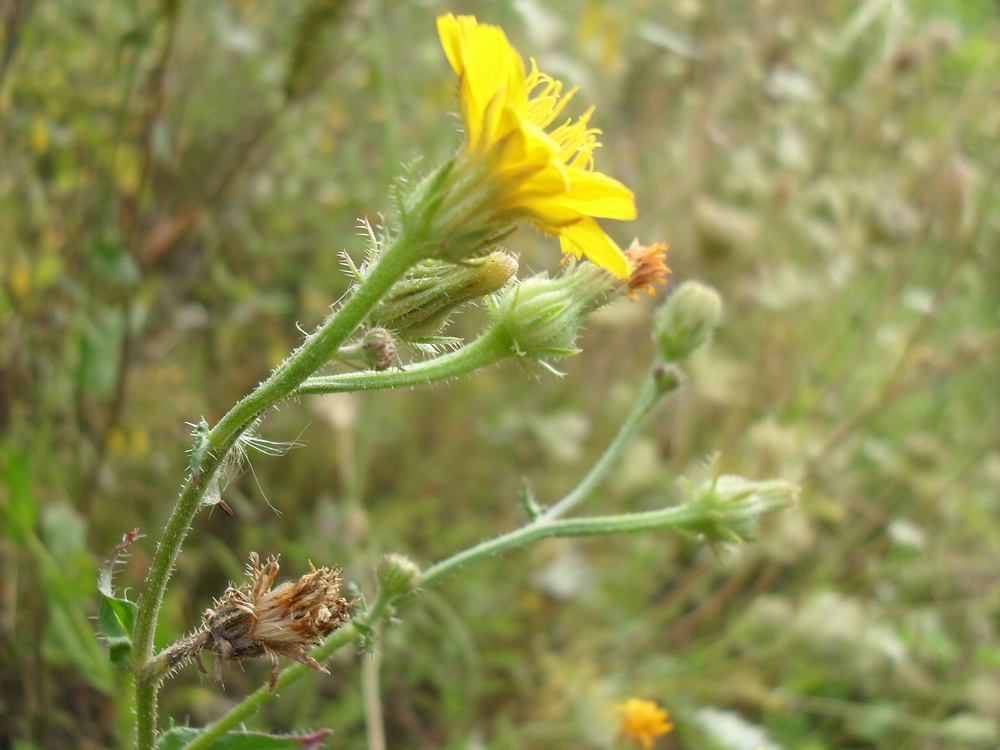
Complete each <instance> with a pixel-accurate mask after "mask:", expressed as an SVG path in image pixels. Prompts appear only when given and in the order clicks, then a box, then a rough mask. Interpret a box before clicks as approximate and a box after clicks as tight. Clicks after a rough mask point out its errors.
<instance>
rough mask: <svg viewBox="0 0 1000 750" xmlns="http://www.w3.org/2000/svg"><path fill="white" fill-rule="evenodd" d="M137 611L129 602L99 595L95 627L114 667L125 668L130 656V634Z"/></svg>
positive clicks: (132, 630) (133, 629)
mask: <svg viewBox="0 0 1000 750" xmlns="http://www.w3.org/2000/svg"><path fill="white" fill-rule="evenodd" d="M138 611H139V608H138V607H137V606H136V605H135V604H134V603H132V602H130V601H127V600H125V599H113V598H111V597H110V596H104V595H103V594H102V595H101V606H100V607H99V608H98V610H97V625H98V627H99V628H100V631H101V636H102V637H103V638H104V640H105V641H106V642H107V644H108V650H109V652H110V653H109V655H110V657H111V663H112V664H115V665H116V666H119V667H124V666H126V665H127V664H128V662H129V658H130V657H131V655H132V633H133V632H134V631H135V616H136V613H137V612H138Z"/></svg>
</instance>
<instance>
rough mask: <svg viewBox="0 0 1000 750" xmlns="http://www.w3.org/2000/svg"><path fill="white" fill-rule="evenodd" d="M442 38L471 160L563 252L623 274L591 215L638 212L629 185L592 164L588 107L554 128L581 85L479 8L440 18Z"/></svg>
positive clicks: (621, 259)
mask: <svg viewBox="0 0 1000 750" xmlns="http://www.w3.org/2000/svg"><path fill="white" fill-rule="evenodd" d="M437 26H438V34H439V36H440V37H441V45H442V46H443V47H444V52H445V55H446V56H447V58H448V62H449V63H450V64H451V67H452V69H453V70H454V71H455V73H456V75H458V78H459V92H458V102H459V110H460V112H461V115H462V120H463V121H464V123H465V129H466V132H465V154H464V156H465V158H467V159H472V160H476V161H480V162H482V163H483V164H488V165H489V168H490V172H491V178H492V179H493V180H494V181H495V182H496V184H497V185H498V186H501V187H502V188H503V190H502V198H498V199H497V200H498V201H501V200H502V205H503V208H504V209H506V210H507V211H508V212H509V213H510V214H511V215H518V216H523V217H524V218H526V219H527V220H528V221H529V222H531V223H532V224H534V225H535V226H536V227H538V228H539V229H541V230H542V231H543V232H545V233H547V234H551V235H556V236H558V237H559V240H560V244H561V246H562V250H563V252H564V253H572V254H573V255H575V256H576V257H578V258H579V257H580V256H581V255H586V256H587V258H588V259H589V260H591V261H592V262H593V263H595V264H597V265H599V266H601V267H603V268H606V269H607V270H608V271H610V272H611V273H613V274H615V275H616V276H619V277H621V278H625V277H627V276H628V275H629V271H630V266H629V262H628V260H627V259H626V257H625V254H624V253H623V252H622V250H621V248H619V247H618V245H617V244H616V243H615V241H614V240H612V239H611V238H610V237H609V236H608V235H607V234H605V232H604V230H603V229H601V228H600V226H598V224H597V222H595V221H594V219H593V217H597V218H604V219H634V218H635V215H636V211H635V197H634V196H633V195H632V191H631V190H629V189H628V188H627V187H625V186H624V185H623V184H622V183H620V182H618V180H615V179H614V178H612V177H609V176H607V175H605V174H602V173H601V172H595V171H594V159H593V152H594V149H595V148H597V147H598V145H599V144H598V142H597V138H596V136H597V135H598V134H599V133H600V131H599V130H596V129H594V128H589V127H588V124H589V121H590V115H591V112H592V111H593V110H590V111H588V112H587V113H586V114H584V115H583V116H582V117H581V118H579V119H578V120H577V121H576V122H572V121H568V122H566V123H565V124H562V125H559V126H557V127H555V128H552V129H547V128H548V127H549V126H550V125H551V124H552V123H553V122H554V121H555V119H556V118H557V117H558V116H559V114H560V113H561V111H562V110H563V108H564V107H565V106H566V103H567V102H568V101H569V99H570V97H572V96H573V94H574V93H575V89H574V90H571V91H569V92H567V93H565V94H564V93H563V92H562V84H561V83H560V82H559V81H556V80H554V79H552V78H551V77H549V76H547V75H545V74H544V73H541V72H539V70H538V68H537V66H536V65H535V61H534V60H532V61H531V71H530V72H529V73H527V74H526V73H525V66H524V61H523V60H522V59H521V56H520V55H519V54H518V53H517V50H515V49H514V48H513V47H512V46H511V44H510V42H509V41H508V40H507V36H506V35H505V34H504V32H503V30H502V29H500V28H498V27H496V26H489V25H486V24H481V23H479V22H478V21H476V19H475V18H474V17H473V16H458V17H455V16H453V15H451V14H448V15H445V16H441V17H439V18H438V20H437Z"/></svg>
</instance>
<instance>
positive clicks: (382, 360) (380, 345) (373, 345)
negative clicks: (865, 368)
mask: <svg viewBox="0 0 1000 750" xmlns="http://www.w3.org/2000/svg"><path fill="white" fill-rule="evenodd" d="M361 357H362V359H364V361H365V364H366V365H368V366H369V367H370V368H371V369H373V370H376V371H378V372H381V371H382V370H388V369H389V368H390V367H392V366H393V365H394V364H396V361H397V360H396V342H395V341H394V340H393V338H392V334H391V333H389V332H388V331H387V330H385V329H384V328H373V329H371V330H370V331H368V333H366V334H365V337H364V338H363V339H362V340H361Z"/></svg>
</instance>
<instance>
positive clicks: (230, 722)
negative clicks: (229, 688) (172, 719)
mask: <svg viewBox="0 0 1000 750" xmlns="http://www.w3.org/2000/svg"><path fill="white" fill-rule="evenodd" d="M358 635H359V632H358V630H357V627H356V625H355V624H353V623H348V624H347V625H345V626H344V627H342V628H341V629H340V630H337V631H334V633H333V634H332V635H331V636H330V637H329V638H327V639H326V640H325V641H324V642H323V645H322V646H320V647H319V648H316V649H314V650H313V651H312V652H311V655H312V657H313V658H314V659H316V661H318V662H320V663H322V662H323V660H324V659H325V658H327V657H328V656H329V655H330V654H332V653H333V652H334V651H336V650H337V649H339V648H341V647H343V646H346V645H347V644H348V643H350V642H351V641H353V640H355V639H356V638H357V637H358ZM307 671H308V667H306V666H304V665H302V664H293V665H292V666H290V667H288V668H287V669H284V670H282V672H281V676H280V677H279V678H278V685H277V687H276V688H275V690H274V692H273V693H272V692H271V691H270V690H269V689H268V686H267V685H261V686H260V687H259V688H257V690H255V691H254V692H252V693H250V695H248V696H247V697H246V698H244V699H243V700H242V701H240V702H239V703H238V704H237V705H236V706H235V707H234V708H233V709H232V710H231V711H230V712H229V713H228V714H226V715H225V716H223V717H222V718H220V719H219V720H218V721H216V722H215V723H214V724H211V725H210V726H208V727H206V728H205V731H204V732H202V733H201V734H199V735H198V736H197V737H196V738H195V739H194V740H192V741H191V742H189V743H188V744H187V745H186V746H185V750H205V748H209V747H212V745H214V744H215V743H216V742H217V741H218V740H219V738H221V737H222V736H223V735H224V734H226V732H228V731H230V730H231V729H236V728H237V727H239V726H240V725H241V724H242V723H243V722H244V721H246V720H247V719H249V718H250V717H251V716H253V715H254V714H255V713H257V711H259V710H260V708H261V707H262V706H263V705H264V704H265V703H267V702H268V701H270V700H271V699H272V698H274V697H275V696H276V695H278V694H279V693H281V691H282V689H284V688H286V687H288V686H289V685H291V684H293V683H295V682H298V681H299V680H301V679H302V678H303V677H305V675H306V672H307Z"/></svg>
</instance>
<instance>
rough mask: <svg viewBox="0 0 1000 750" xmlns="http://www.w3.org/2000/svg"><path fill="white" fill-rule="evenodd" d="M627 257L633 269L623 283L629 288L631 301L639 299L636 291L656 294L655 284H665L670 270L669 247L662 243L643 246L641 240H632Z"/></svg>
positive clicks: (626, 252)
mask: <svg viewBox="0 0 1000 750" xmlns="http://www.w3.org/2000/svg"><path fill="white" fill-rule="evenodd" d="M625 257H626V258H628V262H629V264H630V265H631V267H632V273H631V275H629V277H628V278H627V279H624V280H623V281H622V283H623V284H624V285H627V287H628V296H629V299H633V300H634V299H637V298H638V295H637V294H636V290H638V289H645V290H646V291H648V292H649V293H650V294H651V295H655V294H656V290H655V289H653V284H665V283H666V282H667V275H668V274H669V273H670V269H669V268H668V267H667V264H666V262H665V261H666V258H667V246H666V245H664V244H663V243H662V242H654V243H653V244H652V245H642V244H640V243H639V240H637V239H636V240H632V244H631V245H630V246H629V249H628V250H626V251H625Z"/></svg>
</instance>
